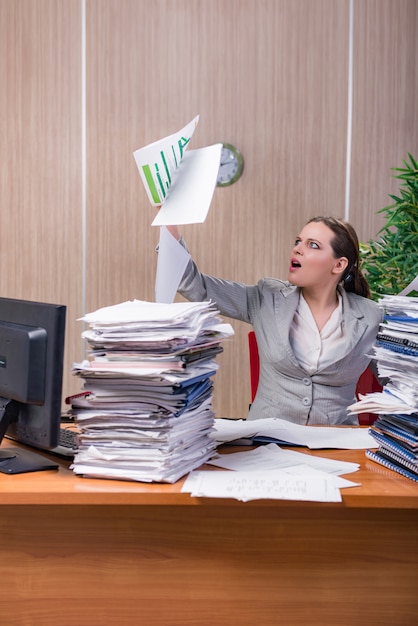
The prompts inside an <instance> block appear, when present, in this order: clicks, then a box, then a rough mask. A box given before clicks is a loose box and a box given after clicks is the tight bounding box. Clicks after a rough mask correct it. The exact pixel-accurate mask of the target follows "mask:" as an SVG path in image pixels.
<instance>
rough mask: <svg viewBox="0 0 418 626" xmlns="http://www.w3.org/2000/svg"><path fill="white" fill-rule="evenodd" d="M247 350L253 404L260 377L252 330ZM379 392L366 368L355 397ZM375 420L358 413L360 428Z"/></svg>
mask: <svg viewBox="0 0 418 626" xmlns="http://www.w3.org/2000/svg"><path fill="white" fill-rule="evenodd" d="M248 349H249V356H250V383H251V402H253V401H254V398H255V394H256V393H257V387H258V379H259V377H260V356H259V354H258V346H257V339H256V336H255V332H254V331H253V330H250V332H249V333H248ZM381 390H382V386H381V385H380V384H379V382H378V381H377V379H376V377H375V375H374V373H373V372H372V370H371V369H370V368H369V367H367V368H366V369H365V370H364V372H363V373H362V375H361V376H360V378H359V380H358V382H357V387H356V397H357V398H358V397H359V394H360V393H361V394H366V393H371V392H372V391H381ZM376 419H377V415H375V414H374V413H360V414H359V416H358V421H359V424H360V425H362V426H370V425H371V424H373V423H374V422H375V421H376Z"/></svg>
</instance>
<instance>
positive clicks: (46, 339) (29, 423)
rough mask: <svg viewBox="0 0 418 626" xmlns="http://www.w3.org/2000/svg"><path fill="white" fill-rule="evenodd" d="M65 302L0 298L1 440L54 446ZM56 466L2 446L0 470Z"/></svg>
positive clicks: (57, 434)
mask: <svg viewBox="0 0 418 626" xmlns="http://www.w3.org/2000/svg"><path fill="white" fill-rule="evenodd" d="M65 316H66V307H65V306H64V305H56V304H49V303H44V302H32V301H28V300H15V299H11V298H0V441H1V439H2V438H3V436H4V435H5V434H7V435H8V436H9V437H11V438H13V439H15V440H17V441H19V442H21V443H25V444H28V445H30V446H34V447H36V448H40V449H44V450H48V449H51V448H54V447H55V446H57V445H58V440H59V432H60V422H61V402H62V374H63V361H64V341H65ZM50 467H56V464H54V463H53V462H51V461H49V460H48V459H47V457H45V456H42V455H39V454H36V453H34V452H31V451H28V450H24V449H20V448H16V449H15V448H13V449H12V448H10V449H7V448H5V447H4V446H3V447H2V448H1V449H0V471H1V472H4V473H9V474H14V473H21V472H27V471H36V470H40V469H49V468H50Z"/></svg>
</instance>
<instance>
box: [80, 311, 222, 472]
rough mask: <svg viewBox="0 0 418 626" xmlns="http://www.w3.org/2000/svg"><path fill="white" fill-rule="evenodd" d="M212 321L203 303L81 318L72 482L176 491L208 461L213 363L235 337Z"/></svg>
mask: <svg viewBox="0 0 418 626" xmlns="http://www.w3.org/2000/svg"><path fill="white" fill-rule="evenodd" d="M217 313H218V311H217V310H216V308H215V307H214V306H213V305H212V304H211V303H210V302H198V303H174V304H156V303H150V302H142V301H137V300H135V301H130V302H125V303H122V304H120V305H116V306H113V307H106V308H104V309H99V310H98V311H96V312H95V313H90V314H88V315H86V316H85V317H84V318H83V319H84V320H85V321H86V322H88V324H89V326H90V328H89V329H88V330H86V331H85V332H84V333H83V337H84V338H85V339H86V341H87V342H88V344H89V346H90V354H89V357H90V358H89V360H86V361H84V362H82V363H78V364H74V366H73V373H74V374H75V375H76V376H79V377H80V378H82V379H83V392H82V393H81V394H78V395H77V396H74V397H73V398H72V411H73V413H74V415H75V418H76V422H77V425H78V428H79V440H80V447H79V451H78V452H77V454H76V456H75V457H74V463H73V469H74V472H75V473H76V474H82V475H88V476H98V477H103V478H121V479H126V480H137V481H143V482H153V481H154V482H175V481H176V480H178V479H179V478H180V477H181V476H183V475H184V474H186V473H187V472H189V471H190V470H192V469H194V468H195V467H197V466H199V465H201V464H202V463H205V462H206V461H207V460H208V459H210V458H211V456H212V455H213V452H214V449H215V442H214V440H213V437H212V436H211V434H212V431H213V423H214V413H213V410H212V396H213V382H212V380H211V379H212V377H213V376H214V374H215V373H216V371H217V369H218V365H217V364H216V362H215V356H216V355H217V354H219V352H221V351H222V347H221V342H222V341H223V340H225V339H226V338H228V337H230V336H231V335H232V334H233V330H232V328H231V326H230V325H229V324H224V323H222V322H221V320H220V319H219V318H218V317H217Z"/></svg>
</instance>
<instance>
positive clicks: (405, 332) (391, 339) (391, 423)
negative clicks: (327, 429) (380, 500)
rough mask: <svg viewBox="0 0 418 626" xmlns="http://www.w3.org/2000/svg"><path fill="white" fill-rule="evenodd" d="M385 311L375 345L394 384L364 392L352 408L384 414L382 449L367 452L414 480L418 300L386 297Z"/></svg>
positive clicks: (376, 429) (378, 433)
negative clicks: (380, 390) (376, 391)
mask: <svg viewBox="0 0 418 626" xmlns="http://www.w3.org/2000/svg"><path fill="white" fill-rule="evenodd" d="M379 304H380V305H381V306H382V308H383V310H384V313H385V315H384V322H383V323H382V324H381V325H380V328H379V332H378V335H377V339H376V345H375V347H374V358H375V359H376V362H377V369H378V373H379V376H380V377H382V378H387V379H388V383H387V384H386V385H385V386H384V388H383V391H382V392H381V393H373V394H367V395H365V396H362V397H361V399H360V400H359V402H357V403H355V404H353V405H352V406H351V407H349V409H350V411H351V412H353V413H361V412H363V411H371V412H373V413H377V414H378V415H379V418H378V419H377V420H376V422H375V423H374V424H373V426H371V428H370V434H371V435H372V437H373V438H374V439H375V440H376V442H377V444H378V449H377V450H376V451H373V452H372V451H370V450H368V451H367V452H366V454H367V456H368V457H369V458H371V459H373V460H374V461H376V462H378V463H381V464H382V465H385V466H386V467H390V469H393V470H395V471H397V472H399V473H401V474H403V475H405V476H407V477H408V478H411V479H413V480H418V387H417V377H418V298H413V297H407V296H383V297H382V298H381V299H380V300H379Z"/></svg>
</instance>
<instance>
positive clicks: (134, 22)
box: [87, 0, 348, 417]
mask: <svg viewBox="0 0 418 626" xmlns="http://www.w3.org/2000/svg"><path fill="white" fill-rule="evenodd" d="M87 9H88V13H87V26H88V47H87V63H88V66H87V67H88V108H87V111H88V233H89V235H88V241H89V248H88V259H89V261H88V268H89V269H88V307H90V308H95V307H97V306H102V305H105V304H110V303H112V302H116V301H120V300H123V299H128V298H134V297H137V298H143V299H149V298H153V287H154V275H155V255H154V252H153V250H154V246H155V244H156V242H157V239H158V231H156V229H155V228H154V227H151V226H150V224H151V221H152V219H153V217H154V211H153V209H152V208H151V207H150V206H149V204H148V200H147V198H146V195H145V191H144V189H143V187H142V183H141V181H140V178H139V174H138V172H137V170H136V166H135V163H134V160H133V157H132V151H133V150H135V149H136V148H138V147H141V146H142V145H145V144H146V143H149V142H151V141H154V140H156V139H158V138H160V137H162V136H164V135H166V134H170V133H172V132H174V131H176V130H177V129H179V128H181V127H182V126H183V125H184V124H185V123H186V122H188V121H189V120H190V119H192V118H193V117H194V116H195V115H196V114H200V122H199V125H198V128H197V130H196V131H195V135H194V137H193V140H192V143H193V147H201V146H205V145H209V144H211V143H215V142H217V141H228V142H231V143H234V144H235V145H236V146H237V147H238V148H239V149H240V150H241V151H242V153H243V155H244V158H245V170H244V175H243V177H242V179H241V180H240V181H239V182H238V183H237V184H236V185H234V186H233V187H231V188H228V189H217V190H216V192H215V196H214V199H213V203H212V207H211V211H210V215H209V217H208V220H207V222H206V223H205V224H203V225H202V224H200V225H193V226H187V227H185V228H184V234H185V235H186V237H187V241H188V244H189V246H190V249H191V251H192V253H193V254H194V255H195V257H196V259H197V260H198V262H199V264H200V266H201V268H202V269H204V270H205V271H207V272H210V273H214V274H218V275H222V276H224V277H228V278H232V279H237V280H243V281H255V280H257V279H258V278H260V277H262V276H265V275H276V276H277V275H278V276H283V275H285V276H286V275H287V259H288V255H289V250H290V245H291V242H292V241H293V240H294V237H295V235H296V234H297V233H298V232H299V228H300V227H301V225H302V224H303V223H304V221H305V219H306V217H308V216H311V215H313V214H317V213H330V212H331V213H333V212H335V211H337V212H338V213H341V211H342V210H343V205H342V199H343V197H344V172H345V161H344V156H345V135H346V110H345V107H346V100H347V95H346V83H347V81H346V75H345V70H346V66H347V47H348V46H347V37H348V26H347V18H348V3H347V2H342V3H333V2H329V1H327V0H317V1H316V2H315V3H312V2H310V1H309V0H302V1H300V2H296V3H295V2H293V1H292V0H281V1H276V0H264V1H261V2H260V0H228V2H223V1H221V0H209V1H208V0H176V1H175V2H173V1H170V0H157V1H154V2H152V3H149V2H147V1H145V0H143V1H141V0H122V1H120V0H107V2H105V3H104V2H103V1H100V2H99V1H98V0H89V1H88V2H87ZM233 325H234V328H235V329H236V332H237V335H236V337H235V338H234V340H233V341H232V342H230V343H228V344H227V345H225V353H224V355H222V357H221V358H220V363H221V370H220V372H219V373H218V375H217V377H216V383H215V404H216V408H217V413H218V415H230V416H234V417H243V416H244V415H245V414H246V412H247V409H248V401H249V370H248V357H247V344H246V334H247V332H248V330H249V327H247V326H244V325H241V324H238V323H233Z"/></svg>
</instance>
